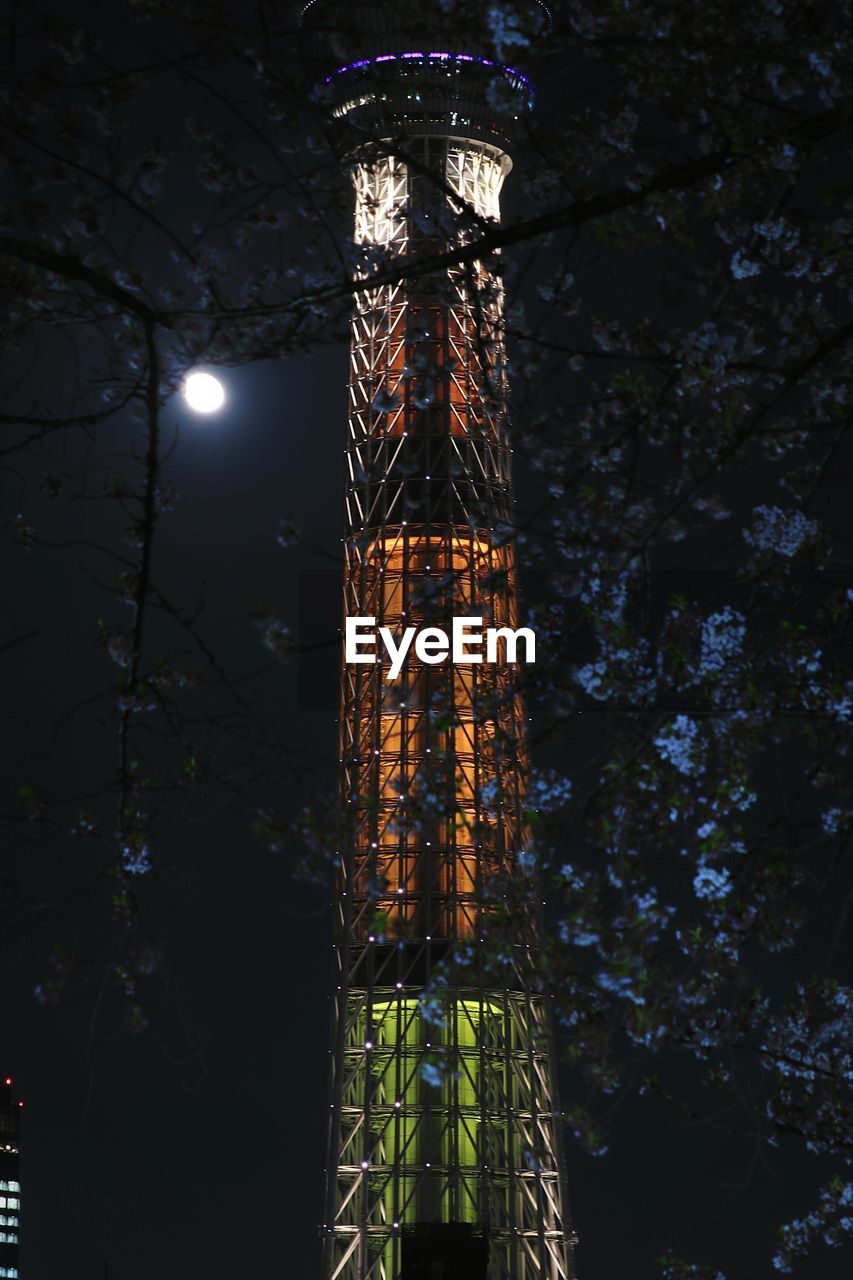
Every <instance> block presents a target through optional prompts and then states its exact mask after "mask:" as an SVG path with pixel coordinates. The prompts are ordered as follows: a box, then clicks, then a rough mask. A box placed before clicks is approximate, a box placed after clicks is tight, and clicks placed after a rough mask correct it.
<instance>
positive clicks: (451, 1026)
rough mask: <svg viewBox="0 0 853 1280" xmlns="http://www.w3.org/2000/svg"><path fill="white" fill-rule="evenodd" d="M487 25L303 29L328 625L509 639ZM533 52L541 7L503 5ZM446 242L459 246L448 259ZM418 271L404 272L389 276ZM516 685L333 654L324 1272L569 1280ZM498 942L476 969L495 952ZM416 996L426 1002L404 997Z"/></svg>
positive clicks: (396, 21) (500, 68)
mask: <svg viewBox="0 0 853 1280" xmlns="http://www.w3.org/2000/svg"><path fill="white" fill-rule="evenodd" d="M486 14H487V6H486V5H484V4H480V3H465V2H464V0H462V2H460V3H452V2H451V0H419V2H418V3H414V2H412V0H400V2H399V3H390V2H389V0H385V2H384V3H359V2H355V3H343V0H313V3H311V4H309V5H307V6H306V7H305V9H304V11H303V15H302V24H303V30H304V35H305V49H306V57H307V58H308V60H309V65H310V69H311V73H312V77H313V79H314V81H315V83H316V85H317V86H318V93H319V97H320V100H321V101H322V102H324V104H325V107H326V110H327V111H328V114H329V117H330V120H331V124H332V127H333V129H334V132H335V139H336V145H337V147H338V150H339V153H340V156H341V159H342V161H343V163H345V165H346V166H347V167H348V169H349V171H350V173H351V175H352V180H353V185H354V188H355V232H354V240H355V249H356V254H357V267H356V271H357V274H358V275H360V276H361V277H363V278H365V279H367V280H370V279H371V277H373V276H376V279H377V283H376V284H375V285H373V284H370V285H369V287H365V288H362V289H360V290H359V291H358V292H357V294H356V302H355V306H354V314H353V318H352V338H351V352H350V371H349V413H348V436H347V491H346V519H347V525H346V538H345V580H344V614H345V617H360V618H372V619H374V620H375V625H376V627H377V628H379V627H387V628H388V629H389V631H390V632H391V633H392V634H393V635H394V636H395V637H399V636H400V634H401V633H402V632H403V631H404V629H405V628H406V627H411V626H415V627H417V628H418V629H421V628H425V627H440V628H443V629H444V630H447V631H449V630H450V628H451V623H450V620H451V619H452V618H453V617H468V618H470V617H480V618H482V620H483V626H484V627H488V626H491V627H502V628H511V629H514V628H515V627H516V626H517V593H516V579H515V565H514V560H513V550H512V543H511V538H510V530H511V524H512V512H513V506H512V489H511V476H510V453H511V450H510V445H509V430H508V423H507V407H506V406H507V388H506V369H505V361H504V347H503V314H502V291H501V282H500V275H499V273H498V271H497V270H496V263H497V257H496V255H494V254H492V255H490V256H488V257H486V255H485V254H484V256H483V257H482V258H477V257H474V256H472V255H466V254H465V253H464V247H465V245H466V244H468V243H471V242H473V241H475V240H480V239H482V238H483V237H484V236H485V237H488V233H489V229H490V228H492V229H493V228H494V227H495V226H496V225H497V223H498V221H499V219H500V207H499V200H500V192H501V186H502V183H503V181H504V178H505V177H506V174H507V173H508V171H509V169H510V167H511V161H510V158H509V150H510V147H511V143H512V139H513V137H514V136H515V135H516V132H517V130H518V129H519V124H520V121H521V120H522V119H523V116H524V114H525V113H526V112H527V111H528V110H529V109H530V105H531V100H532V89H531V84H530V81H529V79H528V77H527V75H526V74H525V73H524V71H523V70H520V69H519V68H518V67H517V66H513V67H509V66H507V65H505V64H504V63H502V62H501V60H500V58H499V57H498V56H497V53H496V50H495V49H494V47H493V44H492V40H491V36H490V32H489V27H488V23H487V21H486ZM513 14H514V19H515V21H516V22H517V24H518V29H519V30H520V31H523V32H524V33H525V37H526V38H530V39H531V40H535V37H536V36H537V35H538V34H540V33H541V32H543V31H544V30H545V29H546V28H547V26H548V22H549V16H548V11H547V9H546V8H545V7H544V5H542V4H539V3H535V2H533V3H529V4H525V3H520V4H519V5H518V6H516V8H515V9H514V11H513ZM460 250H461V252H459V251H460ZM415 267H417V270H415ZM518 670H519V668H518V667H516V666H514V665H512V664H509V663H505V662H504V663H500V662H499V663H493V664H490V663H486V662H482V663H479V664H478V663H471V664H462V663H456V664H453V663H451V662H447V661H445V662H442V663H437V662H435V661H434V660H432V661H430V660H422V659H420V658H418V657H417V656H415V653H414V650H413V649H412V650H410V652H409V655H408V656H407V658H406V661H405V662H404V664H403V666H402V669H401V671H400V673H399V675H398V676H397V678H396V679H391V678H390V671H389V664H388V660H387V655H385V654H384V652H383V650H382V648H381V646H380V647H379V649H378V650H377V661H376V663H375V664H368V663H349V664H347V663H344V664H343V678H342V715H341V741H340V754H341V778H342V783H341V785H342V798H343V801H344V805H345V808H346V811H347V824H346V826H347V832H346V838H345V840H344V842H343V844H342V847H341V849H340V869H339V883H338V893H337V908H336V910H337V920H336V944H335V957H336V962H335V964H336V976H335V986H336V991H335V997H336V998H335V1017H334V1033H333V1050H332V1059H333V1071H332V1077H333V1078H332V1107H331V1113H330V1114H331V1123H330V1141H329V1154H328V1164H327V1202H326V1216H325V1223H324V1233H325V1237H324V1238H325V1262H324V1271H323V1276H324V1280H568V1278H569V1277H572V1276H573V1270H572V1257H571V1246H572V1243H573V1239H574V1238H573V1236H572V1233H571V1229H570V1226H569V1222H568V1214H567V1206H566V1196H565V1187H564V1177H563V1169H562V1162H561V1157H560V1140H559V1134H558V1130H559V1123H560V1122H559V1113H558V1103H557V1097H556V1091H555V1081H554V1066H553V1055H552V1046H551V1037H550V1031H549V1026H550V1023H549V1017H548V1012H547V1008H546V1004H545V1000H544V997H543V996H542V995H541V994H540V993H538V991H537V985H536V983H535V981H534V976H533V964H532V957H533V954H534V950H535V947H536V942H537V933H538V930H537V923H536V914H535V911H534V910H533V908H532V906H531V905H530V904H529V899H530V898H531V896H532V895H531V893H530V891H529V881H527V880H526V877H525V874H524V871H523V869H522V867H521V865H520V862H519V854H520V853H521V851H522V850H523V849H524V840H525V832H524V793H525V774H526V748H525V717H524V714H523V706H522V700H521V697H520V696H519V692H518ZM497 937H500V939H501V959H500V961H499V960H498V959H496V956H495V950H496V942H495V939H496V938H497ZM424 993H426V997H425V996H424Z"/></svg>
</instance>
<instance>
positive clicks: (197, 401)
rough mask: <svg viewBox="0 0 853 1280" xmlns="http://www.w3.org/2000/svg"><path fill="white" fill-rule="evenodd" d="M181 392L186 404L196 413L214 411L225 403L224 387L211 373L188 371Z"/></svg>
mask: <svg viewBox="0 0 853 1280" xmlns="http://www.w3.org/2000/svg"><path fill="white" fill-rule="evenodd" d="M183 392H184V399H185V400H186V402H187V404H188V405H189V407H190V408H191V409H195V411H196V413H216V410H217V409H221V408H222V406H223V405H224V403H225V388H224V387H223V385H222V383H221V382H220V381H219V379H218V378H214V376H213V374H212V373H188V374H187V376H186V378H184V386H183Z"/></svg>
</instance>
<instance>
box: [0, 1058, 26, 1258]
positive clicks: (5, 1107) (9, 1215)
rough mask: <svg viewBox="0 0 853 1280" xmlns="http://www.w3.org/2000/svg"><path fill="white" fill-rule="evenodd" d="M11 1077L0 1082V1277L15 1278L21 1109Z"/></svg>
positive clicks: (19, 1203)
mask: <svg viewBox="0 0 853 1280" xmlns="http://www.w3.org/2000/svg"><path fill="white" fill-rule="evenodd" d="M23 1105H24V1104H23V1102H21V1101H20V1100H18V1099H16V1098H15V1096H14V1088H13V1082H12V1077H11V1076H3V1078H2V1081H0V1276H12V1277H17V1276H19V1275H20V1270H19V1266H18V1237H19V1228H20V1218H21V1111H22V1108H23Z"/></svg>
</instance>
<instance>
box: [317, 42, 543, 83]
mask: <svg viewBox="0 0 853 1280" xmlns="http://www.w3.org/2000/svg"><path fill="white" fill-rule="evenodd" d="M418 58H419V59H420V60H421V61H422V62H427V61H430V60H434V61H436V62H448V61H451V60H452V61H455V62H478V63H479V64H480V65H481V66H483V67H494V69H495V70H496V71H500V72H501V74H502V75H505V76H511V77H513V78H514V79H515V80H517V81H518V83H519V84H521V85H524V86H525V88H526V89H528V90H530V91H531V92H532V90H533V85H532V84H531V82H530V80H529V78H528V77H527V76H526V75H524V73H523V72H521V71H517V70H516V69H515V67H505V66H503V65H502V64H501V63H500V62H493V61H492V59H491V58H483V57H480V56H477V57H475V56H474V55H473V54H471V53H440V52H434V53H432V52H431V53H424V52H422V51H421V52H413V53H380V54H378V55H377V56H376V57H375V58H358V59H357V60H356V61H355V62H347V63H345V64H344V65H343V66H342V67H338V69H337V71H333V72H332V74H331V75H330V76H326V78H325V80H324V82H323V83H324V84H331V82H332V81H333V80H334V79H335V77H336V76H342V75H345V74H346V72H347V71H358V70H360V69H361V68H362V67H371V66H375V65H376V63H378V62H398V61H402V60H403V59H418Z"/></svg>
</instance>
